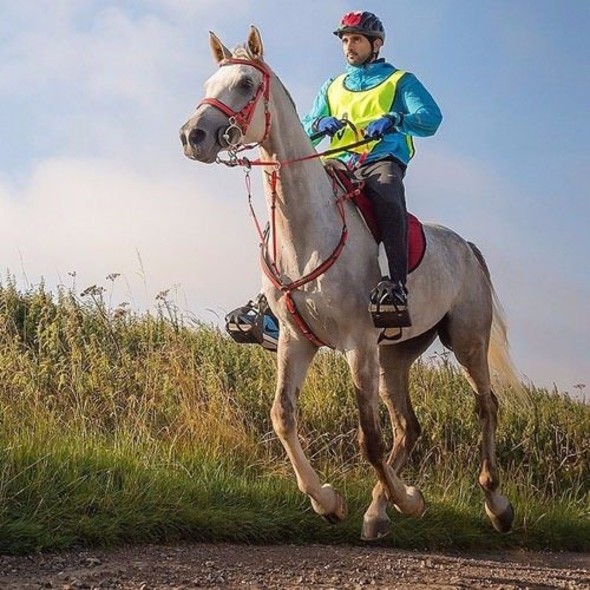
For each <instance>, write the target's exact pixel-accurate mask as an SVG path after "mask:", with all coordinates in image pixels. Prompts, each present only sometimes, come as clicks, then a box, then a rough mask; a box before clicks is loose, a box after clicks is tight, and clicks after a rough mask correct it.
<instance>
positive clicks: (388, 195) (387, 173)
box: [355, 160, 408, 285]
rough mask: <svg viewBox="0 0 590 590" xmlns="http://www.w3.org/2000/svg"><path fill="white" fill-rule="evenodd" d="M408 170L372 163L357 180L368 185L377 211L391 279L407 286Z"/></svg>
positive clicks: (383, 162) (390, 163)
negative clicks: (405, 181) (405, 189)
mask: <svg viewBox="0 0 590 590" xmlns="http://www.w3.org/2000/svg"><path fill="white" fill-rule="evenodd" d="M404 174H405V170H404V168H403V167H402V166H401V165H400V164H398V163H397V162H395V161H393V160H379V161H377V162H370V163H369V164H365V165H363V166H361V167H360V168H358V169H357V170H356V172H355V176H356V177H357V178H358V179H359V180H362V181H364V183H365V192H366V194H367V197H368V198H369V199H371V201H372V203H373V207H374V208H375V215H376V217H377V223H378V224H379V229H380V230H381V239H382V240H383V245H384V247H385V253H386V254H387V262H388V265H389V276H390V277H391V280H392V281H394V282H398V281H399V282H401V283H402V284H403V285H405V284H406V278H407V276H408V236H407V219H406V197H405V191H404V183H403V178H404Z"/></svg>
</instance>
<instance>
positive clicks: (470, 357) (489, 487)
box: [448, 320, 514, 533]
mask: <svg viewBox="0 0 590 590" xmlns="http://www.w3.org/2000/svg"><path fill="white" fill-rule="evenodd" d="M448 333H449V336H450V339H451V344H452V348H453V352H454V353H455V356H456V357H457V360H458V361H459V363H461V365H462V366H463V368H464V369H465V372H466V376H467V379H468V381H469V383H470V385H471V387H472V388H473V391H474V394H475V402H476V408H475V409H476V412H477V415H478V418H479V422H480V426H481V431H482V445H481V460H482V465H481V471H480V473H479V478H478V482H479V485H480V486H481V488H482V490H483V493H484V495H485V510H486V514H487V515H488V518H489V519H490V521H491V522H492V525H493V526H494V528H495V529H496V530H497V531H499V532H501V533H507V532H508V531H510V529H511V528H512V521H513V520H514V510H513V508H512V505H511V504H510V502H509V501H508V499H507V498H506V497H505V496H503V495H501V494H500V493H499V488H500V477H499V475H498V468H497V466H496V428H497V426H498V399H497V398H496V395H495V394H494V392H493V391H492V389H491V383H490V370H489V365H488V358H487V348H488V344H487V342H488V336H489V328H488V329H487V330H485V329H484V330H482V331H478V330H474V329H473V326H470V327H469V328H467V326H466V325H462V326H461V327H458V326H457V325H453V321H452V320H451V321H450V322H449V325H448ZM467 334H469V336H467ZM483 335H485V336H486V337H485V338H484V337H483Z"/></svg>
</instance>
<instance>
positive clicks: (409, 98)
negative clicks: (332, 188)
mask: <svg viewBox="0 0 590 590" xmlns="http://www.w3.org/2000/svg"><path fill="white" fill-rule="evenodd" d="M395 70H396V68H395V67H394V66H392V65H391V64H389V63H387V62H386V61H385V60H384V59H378V60H376V61H373V62H371V63H369V64H366V65H363V66H352V65H348V66H347V68H346V74H347V75H346V78H345V80H344V84H345V86H346V88H348V89H349V90H353V91H354V90H368V89H370V88H373V87H375V86H377V85H378V84H380V83H381V82H382V81H383V80H384V79H385V78H387V77H388V76H390V75H391V73H392V72H394V71H395ZM333 80H334V78H330V79H329V80H328V81H327V82H325V83H324V84H323V85H322V87H321V88H320V91H319V92H318V94H317V96H316V98H315V100H314V103H313V106H312V108H311V111H310V112H309V113H308V114H307V115H306V116H305V117H304V118H303V120H302V123H303V127H304V129H305V132H306V133H307V134H308V135H310V136H311V135H312V134H313V133H314V132H315V130H314V128H313V126H314V123H315V122H316V120H317V119H319V118H321V117H328V116H330V115H331V113H330V108H329V105H328V99H327V93H328V88H329V86H330V84H331V83H332V82H333ZM388 114H391V115H393V116H394V117H395V116H396V115H401V116H402V119H401V123H400V124H399V125H397V126H396V127H395V131H394V132H390V133H386V134H385V135H384V136H383V139H382V140H381V141H379V142H378V143H377V144H376V145H375V146H374V147H373V149H372V150H371V152H370V154H369V155H368V156H367V158H366V160H365V162H371V161H374V160H379V159H381V158H384V157H387V156H393V157H395V158H397V159H398V160H400V161H401V162H403V163H404V164H408V162H409V161H410V159H411V158H412V156H413V149H412V147H411V146H412V142H408V141H407V137H406V136H408V135H409V136H413V137H428V136H430V135H434V133H435V132H436V130H437V129H438V127H439V125H440V123H441V121H442V114H441V112H440V109H439V108H438V105H437V104H436V102H435V101H434V99H433V98H432V96H431V95H430V94H429V92H428V91H427V90H426V88H424V86H423V85H422V84H421V83H420V81H419V80H418V78H416V76H414V74H410V73H409V72H408V73H406V74H405V75H404V76H403V77H402V78H401V80H400V81H399V83H398V86H397V91H396V95H395V97H394V100H393V104H392V105H391V109H390V111H389V113H388ZM353 123H354V121H353ZM320 141H321V140H319V139H318V140H316V141H315V142H314V144H317V143H319V142H320ZM336 157H338V158H339V159H341V160H343V161H344V162H346V163H351V164H353V163H354V161H355V159H357V158H358V155H357V154H353V153H343V154H337V155H336Z"/></svg>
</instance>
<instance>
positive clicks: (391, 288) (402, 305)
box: [369, 280, 412, 328]
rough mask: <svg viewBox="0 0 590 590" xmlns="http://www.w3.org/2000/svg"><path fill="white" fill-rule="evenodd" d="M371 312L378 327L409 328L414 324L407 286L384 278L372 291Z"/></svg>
mask: <svg viewBox="0 0 590 590" xmlns="http://www.w3.org/2000/svg"><path fill="white" fill-rule="evenodd" d="M369 313H370V314H371V317H372V319H373V324H374V326H375V327H376V328H409V327H410V326H411V325H412V321H411V319H410V314H409V313H408V304H407V302H406V291H405V287H404V286H403V285H401V284H396V283H393V282H392V281H390V280H382V281H381V282H380V283H379V284H378V285H377V286H376V287H375V288H374V289H373V291H371V295H370V302H369Z"/></svg>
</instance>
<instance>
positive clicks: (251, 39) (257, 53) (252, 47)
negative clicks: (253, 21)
mask: <svg viewBox="0 0 590 590" xmlns="http://www.w3.org/2000/svg"><path fill="white" fill-rule="evenodd" d="M248 51H249V52H250V55H252V57H253V58H254V59H260V60H261V59H262V57H263V54H264V49H263V47H262V38H261V37H260V31H259V30H258V29H257V28H256V27H255V26H254V25H250V34H249V35H248Z"/></svg>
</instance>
